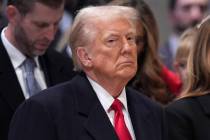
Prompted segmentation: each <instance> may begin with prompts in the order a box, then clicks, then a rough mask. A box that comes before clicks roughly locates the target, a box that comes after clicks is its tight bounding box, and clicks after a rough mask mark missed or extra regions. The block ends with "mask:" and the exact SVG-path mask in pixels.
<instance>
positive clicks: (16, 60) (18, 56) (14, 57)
mask: <svg viewBox="0 0 210 140" xmlns="http://www.w3.org/2000/svg"><path fill="white" fill-rule="evenodd" d="M6 29H7V28H4V29H3V30H2V32H1V39H2V43H3V45H4V47H5V49H6V51H7V53H8V55H9V57H10V60H11V62H12V65H13V68H14V70H15V73H16V75H17V78H18V81H19V83H20V86H21V88H22V91H23V94H24V97H25V99H28V98H29V94H28V93H27V90H26V85H25V82H24V78H23V69H22V68H21V65H22V63H23V62H24V61H25V59H26V56H25V55H24V54H22V53H21V52H20V51H19V50H18V49H17V48H16V47H15V46H13V45H12V43H10V42H9V40H8V39H7V38H6V36H5V30H6ZM34 59H35V62H36V64H37V67H36V68H35V70H34V76H35V78H36V80H37V82H38V83H39V85H40V87H41V89H46V88H47V86H46V82H45V79H44V72H43V71H42V70H41V67H40V65H39V62H38V57H35V58H34Z"/></svg>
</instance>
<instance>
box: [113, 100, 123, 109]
mask: <svg viewBox="0 0 210 140" xmlns="http://www.w3.org/2000/svg"><path fill="white" fill-rule="evenodd" d="M111 108H112V109H113V110H114V111H115V112H122V103H121V102H120V100H118V99H115V100H114V102H113V103H112V106H111Z"/></svg>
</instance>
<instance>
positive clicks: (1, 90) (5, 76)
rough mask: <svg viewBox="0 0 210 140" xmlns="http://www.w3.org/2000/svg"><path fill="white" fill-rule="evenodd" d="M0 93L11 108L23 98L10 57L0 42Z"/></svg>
mask: <svg viewBox="0 0 210 140" xmlns="http://www.w3.org/2000/svg"><path fill="white" fill-rule="evenodd" d="M0 66H1V67H0V85H1V87H0V94H1V96H2V98H4V100H6V102H8V104H9V105H10V106H11V108H12V109H13V110H15V109H16V108H17V106H18V105H19V104H20V103H21V102H22V101H23V100H24V99H25V98H24V96H23V92H22V89H21V87H20V84H19V81H18V79H17V76H16V74H15V70H14V68H13V66H12V63H11V61H10V58H9V56H8V54H7V52H6V50H5V48H4V47H3V44H2V41H1V42H0Z"/></svg>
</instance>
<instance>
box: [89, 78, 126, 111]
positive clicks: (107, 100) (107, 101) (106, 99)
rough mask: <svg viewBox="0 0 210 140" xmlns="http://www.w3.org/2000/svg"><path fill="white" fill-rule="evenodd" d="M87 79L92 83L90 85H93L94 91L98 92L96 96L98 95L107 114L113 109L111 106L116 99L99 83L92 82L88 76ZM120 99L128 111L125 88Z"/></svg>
mask: <svg viewBox="0 0 210 140" xmlns="http://www.w3.org/2000/svg"><path fill="white" fill-rule="evenodd" d="M87 78H88V80H89V81H90V84H91V85H92V87H93V89H94V91H95V92H96V95H97V97H98V99H99V101H100V103H101V104H102V106H103V108H104V110H105V111H106V112H108V111H109V109H110V107H111V105H112V103H113V102H114V98H113V97H112V96H111V95H110V94H109V93H108V92H107V91H106V90H105V89H104V88H103V87H102V86H101V85H99V84H98V83H97V82H95V81H94V80H92V79H91V78H90V77H88V76H87ZM118 99H119V100H120V101H121V103H122V104H123V106H124V108H125V110H127V111H128V107H127V97H126V91H125V87H124V88H123V90H122V92H121V94H120V96H118Z"/></svg>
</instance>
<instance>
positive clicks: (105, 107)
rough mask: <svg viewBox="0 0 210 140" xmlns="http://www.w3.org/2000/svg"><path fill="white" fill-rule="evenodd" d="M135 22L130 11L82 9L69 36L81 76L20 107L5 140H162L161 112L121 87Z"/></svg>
mask: <svg viewBox="0 0 210 140" xmlns="http://www.w3.org/2000/svg"><path fill="white" fill-rule="evenodd" d="M137 20H138V16H137V12H136V10H135V9H133V8H131V7H123V6H98V7H88V8H84V9H82V10H81V11H80V12H79V13H78V15H77V16H76V18H75V20H74V23H73V25H72V29H71V33H70V46H71V47H72V52H73V60H74V62H75V65H76V69H77V70H80V71H82V72H81V73H80V74H78V75H77V76H75V77H74V78H73V79H72V80H71V81H69V82H66V83H64V84H60V85H57V86H55V87H52V88H49V89H47V90H44V91H43V92H42V94H38V95H37V96H33V97H32V98H30V99H29V100H27V101H25V102H24V103H23V104H22V105H21V106H20V107H19V109H17V112H16V113H15V115H14V118H13V120H12V122H11V125H10V132H9V140H29V139H30V140H131V139H133V140H135V139H136V140H162V139H163V134H164V133H163V132H164V131H163V114H162V109H161V107H159V106H158V105H157V104H155V103H153V102H152V101H151V100H149V99H148V98H146V97H144V96H142V95H140V94H139V93H138V92H136V91H134V90H132V89H129V88H127V87H126V84H127V83H128V81H129V80H130V79H131V78H132V77H133V76H134V75H135V73H136V70H137V46H136V27H137V26H136V25H137V24H136V23H137ZM138 27H139V28H141V27H142V26H141V25H139V26H138ZM142 31H143V30H142ZM142 34H143V32H142Z"/></svg>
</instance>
